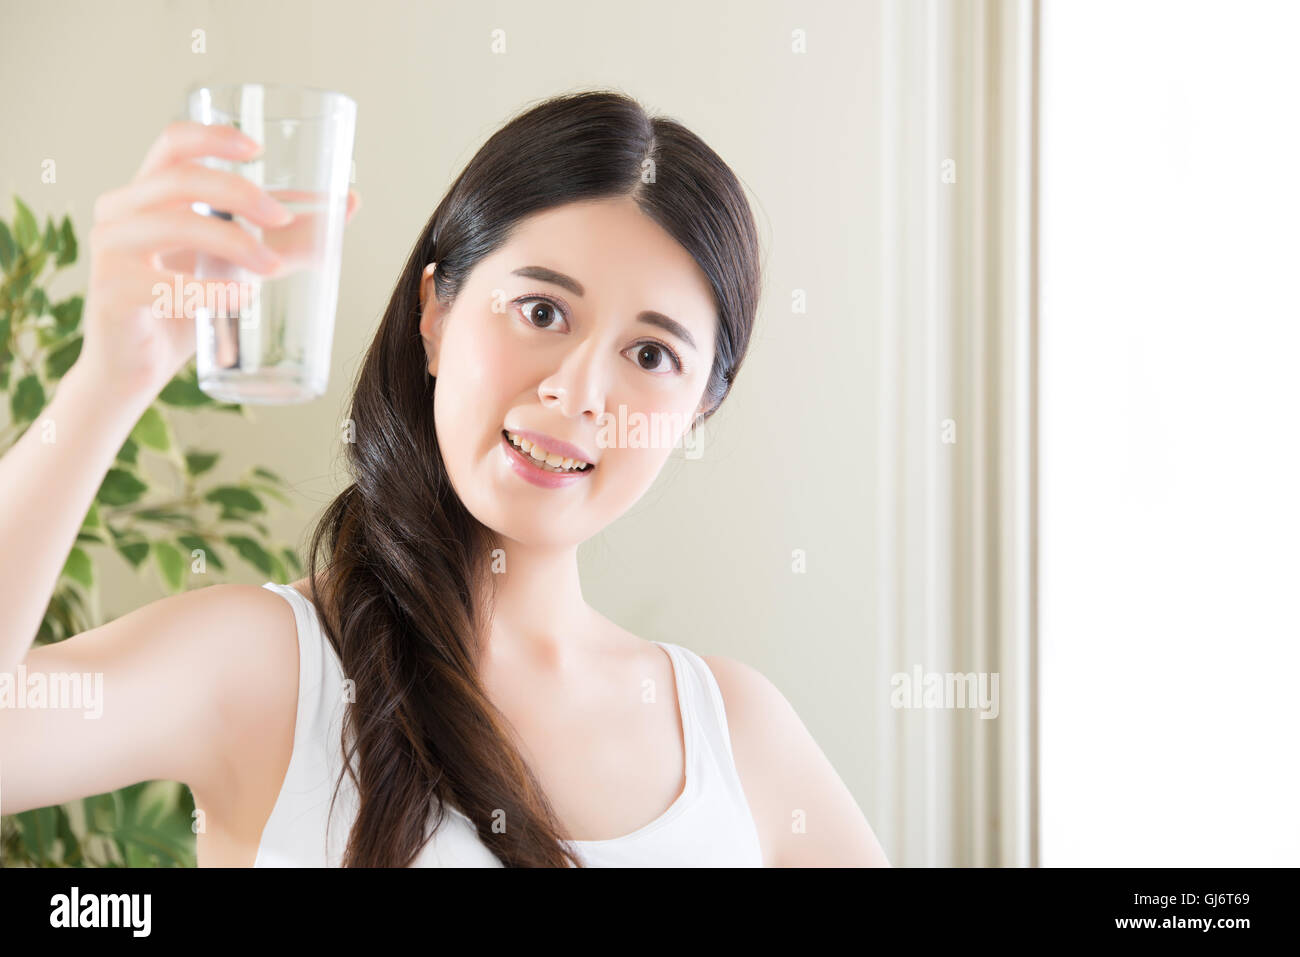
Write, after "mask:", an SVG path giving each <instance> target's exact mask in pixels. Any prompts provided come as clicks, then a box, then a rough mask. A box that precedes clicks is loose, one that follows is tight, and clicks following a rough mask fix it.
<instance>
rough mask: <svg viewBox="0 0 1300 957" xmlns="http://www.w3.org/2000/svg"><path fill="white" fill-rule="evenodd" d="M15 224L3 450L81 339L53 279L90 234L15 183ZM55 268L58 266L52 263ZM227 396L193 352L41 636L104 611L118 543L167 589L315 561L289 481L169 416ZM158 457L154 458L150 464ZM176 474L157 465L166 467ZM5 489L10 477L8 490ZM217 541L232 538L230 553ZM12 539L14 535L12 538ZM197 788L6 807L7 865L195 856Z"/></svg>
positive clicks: (0, 292) (2, 365)
mask: <svg viewBox="0 0 1300 957" xmlns="http://www.w3.org/2000/svg"><path fill="white" fill-rule="evenodd" d="M14 207H15V213H14V218H13V226H12V229H11V228H10V226H9V224H8V223H6V222H5V220H4V219H3V218H0V270H3V276H4V279H3V283H2V284H0V394H3V395H7V398H8V402H6V403H4V405H5V406H7V408H8V422H7V424H6V425H5V426H4V427H3V428H0V454H3V453H4V452H5V451H6V450H8V449H9V448H10V447H11V446H12V445H13V443H14V442H16V441H17V440H18V439H19V438H20V437H21V436H22V435H23V433H24V432H26V430H27V429H28V428H30V427H32V426H33V425H36V424H38V422H39V419H40V414H41V411H42V410H43V409H44V408H45V406H46V404H47V402H48V400H49V397H50V396H51V395H52V394H53V392H54V390H55V388H56V387H57V384H58V381H59V380H60V379H61V378H62V376H63V375H64V374H65V373H66V372H67V371H68V369H69V368H71V367H72V364H73V363H74V362H75V361H76V359H77V356H78V355H79V354H80V352H81V339H82V335H81V310H82V304H83V298H82V296H80V295H72V296H69V297H67V298H65V299H62V300H61V301H58V302H55V301H54V300H53V299H51V298H50V296H49V294H48V289H49V280H52V279H53V278H54V275H55V274H56V273H57V272H59V271H60V270H63V269H65V268H67V267H68V266H70V265H72V264H73V263H74V262H76V259H77V239H76V236H75V234H74V231H73V227H72V222H71V220H70V219H69V218H68V217H67V216H65V217H64V218H63V221H62V223H60V224H59V225H57V226H56V225H55V223H54V220H53V219H52V218H48V217H47V219H46V223H45V229H44V230H43V231H42V230H41V229H40V228H39V226H38V225H37V220H36V217H35V216H34V215H33V214H32V212H31V210H30V209H29V208H28V207H27V206H26V205H25V204H24V203H23V202H22V200H20V199H18V197H14ZM47 272H48V276H47ZM206 410H214V411H219V412H223V413H234V414H238V415H244V416H248V415H249V413H248V411H247V410H245V408H244V407H243V406H241V405H235V404H230V403H222V402H217V401H215V400H213V399H212V398H211V397H210V396H208V395H207V394H206V393H204V392H203V391H201V390H200V389H199V387H198V379H197V375H196V372H195V369H194V363H193V361H191V362H190V363H189V364H188V365H187V366H186V368H185V369H183V370H181V372H179V373H178V374H177V375H176V376H175V377H174V378H173V379H172V380H171V381H170V382H168V383H167V385H166V386H165V387H164V388H163V390H162V392H161V393H160V394H159V396H158V398H157V399H156V400H155V401H154V402H153V403H152V404H151V405H150V406H149V408H148V409H146V410H145V412H144V414H143V415H142V416H141V417H140V420H139V422H137V423H136V425H135V427H134V428H133V429H132V431H131V434H130V436H129V437H128V438H127V440H126V441H125V442H124V443H123V444H122V448H121V449H120V450H119V451H118V453H117V458H116V461H115V462H114V464H113V466H112V468H110V469H109V471H108V473H107V474H106V475H105V477H104V481H103V483H102V484H101V485H100V487H99V490H98V492H97V493H96V495H95V500H94V502H92V503H91V506H90V509H89V510H88V511H87V513H86V516H85V520H84V521H83V523H82V527H81V530H80V531H79V532H78V534H77V539H76V543H75V545H74V546H73V548H72V550H71V552H70V553H69V554H68V558H67V562H66V564H65V565H64V567H63V571H62V573H61V575H60V577H59V582H58V585H57V586H56V589H55V592H54V594H53V596H52V597H51V598H50V603H49V606H48V608H47V609H46V612H45V617H44V620H43V621H42V622H41V626H40V630H39V631H38V633H37V635H36V638H35V643H36V645H43V644H48V643H50V642H56V641H63V640H65V639H67V638H69V637H71V636H73V635H76V634H79V633H81V632H83V631H86V630H88V629H90V628H94V627H96V626H97V625H100V624H103V622H102V621H98V620H96V618H97V617H98V611H97V609H98V608H99V593H98V584H97V582H98V576H97V574H96V568H97V565H98V562H99V561H100V560H101V559H102V558H105V557H111V556H114V555H116V556H118V558H120V559H121V560H125V561H126V562H127V563H128V564H129V565H130V566H131V567H132V568H133V569H135V570H136V571H137V572H138V573H141V574H144V572H145V569H146V568H152V569H153V570H154V572H155V574H156V577H157V581H158V583H159V584H160V586H161V590H162V591H163V592H164V593H168V594H170V593H176V592H179V591H182V590H184V589H185V588H186V587H188V586H189V585H190V584H191V576H192V575H198V576H202V579H201V580H202V584H205V585H206V584H213V583H214V582H215V580H216V579H215V578H214V576H212V575H210V574H209V571H208V568H207V566H208V565H209V564H210V565H211V566H212V568H213V569H214V570H215V572H216V573H217V575H220V573H223V572H225V571H226V568H227V565H226V562H227V560H228V559H229V558H232V557H238V558H239V559H240V560H242V561H243V562H245V563H247V564H249V565H251V566H253V567H254V568H256V569H257V570H258V571H259V572H260V573H261V574H264V575H266V576H267V577H268V578H270V579H272V580H274V581H276V582H280V583H285V582H288V581H290V580H291V578H292V575H291V574H290V572H291V571H292V572H293V573H294V574H295V575H296V574H300V573H301V572H302V565H301V562H300V561H299V559H298V555H297V553H296V551H295V550H294V549H293V548H290V547H288V546H287V545H284V544H277V543H272V541H271V538H272V536H271V533H270V530H269V528H268V527H267V525H266V524H265V521H264V520H265V519H266V518H267V517H269V515H270V511H269V508H270V507H275V506H274V504H273V503H268V499H270V500H274V502H278V503H281V504H283V505H286V506H289V507H290V508H293V505H292V500H291V499H290V498H289V497H288V495H287V494H286V492H287V490H288V489H287V486H286V484H285V482H284V481H283V480H282V479H281V478H280V477H279V476H277V475H276V474H275V473H273V472H271V471H270V470H268V469H265V468H262V467H260V466H254V467H252V468H249V469H247V470H246V471H245V472H244V473H243V475H242V476H241V477H240V478H238V479H237V480H235V481H216V480H215V479H214V478H213V474H214V469H215V467H216V465H217V463H218V461H219V460H220V455H219V453H217V452H214V451H209V450H203V449H196V448H181V447H180V446H179V444H178V442H177V440H176V436H175V433H174V431H173V428H172V424H171V421H170V416H171V415H172V414H174V413H175V412H176V411H186V412H203V411H206ZM146 461H147V462H148V464H149V466H150V467H149V468H146V467H145V466H146ZM157 468H161V469H162V470H163V471H164V477H163V478H161V479H160V478H158V477H157V476H156V474H154V472H155V469H157ZM0 494H3V491H2V490H0ZM217 546H220V547H221V548H225V549H228V550H229V551H228V552H227V553H226V556H225V557H223V555H222V552H221V551H220V550H219V548H218V547H217ZM2 547H13V546H12V544H11V543H4V544H3V546H2ZM193 810H194V801H193V796H192V795H191V794H190V793H189V789H188V788H186V787H185V786H184V785H182V784H179V783H177V782H172V781H152V782H141V783H139V784H135V785H132V786H130V787H126V788H122V789H120V790H118V791H114V792H111V793H108V794H101V795H96V796H94V797H90V798H85V799H82V800H78V801H73V802H71V803H68V804H64V805H60V806H56V807H48V808H39V809H34V810H30V811H25V812H23V813H20V814H15V815H12V816H9V817H4V818H0V864H2V865H3V866H10V867H12V866H23V865H26V866H91V867H95V866H107V867H113V866H118V867H122V866H125V867H131V866H193V865H194V861H195V855H194V839H193V832H192V831H191V816H192V814H193Z"/></svg>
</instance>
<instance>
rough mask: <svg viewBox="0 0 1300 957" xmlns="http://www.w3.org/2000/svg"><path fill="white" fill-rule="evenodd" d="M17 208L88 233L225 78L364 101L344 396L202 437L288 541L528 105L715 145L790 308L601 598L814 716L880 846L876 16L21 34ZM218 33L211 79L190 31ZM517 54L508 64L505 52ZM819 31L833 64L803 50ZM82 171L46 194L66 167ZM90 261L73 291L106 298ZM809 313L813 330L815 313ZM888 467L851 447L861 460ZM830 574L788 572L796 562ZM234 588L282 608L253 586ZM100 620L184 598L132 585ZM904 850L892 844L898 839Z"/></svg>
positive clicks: (4, 74)
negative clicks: (359, 378)
mask: <svg viewBox="0 0 1300 957" xmlns="http://www.w3.org/2000/svg"><path fill="white" fill-rule="evenodd" d="M0 11H2V12H0V17H3V26H2V27H0V102H2V103H3V135H0V187H3V190H4V195H3V200H4V203H5V204H6V216H8V215H9V208H8V204H9V202H10V200H9V196H10V195H11V194H13V193H15V192H16V193H18V194H19V195H20V196H22V197H23V198H24V199H25V200H26V201H27V202H28V203H29V205H31V206H32V207H33V209H34V210H35V211H36V213H37V214H38V216H40V217H41V218H42V220H43V217H44V215H45V214H46V213H53V214H55V215H56V216H58V215H62V214H63V213H64V212H70V213H71V215H72V216H73V219H74V221H75V222H76V224H77V226H78V228H79V229H80V230H81V231H82V232H84V231H85V230H86V228H87V227H88V224H89V221H90V213H91V208H92V204H93V202H94V199H95V197H96V196H97V195H98V194H99V193H101V192H103V191H105V190H107V189H110V188H114V187H116V186H119V185H122V184H123V183H125V182H126V181H127V180H129V179H130V177H131V176H132V175H133V174H134V171H135V169H136V167H137V165H138V164H139V162H140V160H141V158H142V157H143V154H144V151H145V149H146V147H147V146H148V145H149V143H150V142H151V141H152V140H153V139H154V138H155V136H156V135H157V133H158V132H159V131H160V129H161V128H162V126H163V125H164V124H165V123H166V122H168V121H169V120H170V119H172V118H174V116H175V115H176V114H177V110H178V105H179V103H180V100H181V96H182V93H183V91H184V90H185V89H186V88H187V87H188V86H189V85H190V84H191V83H193V82H196V81H200V80H234V79H262V80H266V81H294V82H301V83H306V84H309V85H314V86H323V87H330V88H336V89H341V90H343V91H345V92H347V93H349V94H350V95H351V96H352V97H354V98H355V99H356V101H357V103H358V109H359V119H358V131H357V146H356V163H357V181H356V186H357V188H358V190H359V191H360V192H361V193H362V195H363V198H364V202H365V206H364V209H362V210H361V212H360V213H359V215H358V216H357V218H356V219H355V220H354V221H353V223H352V224H351V225H350V226H349V229H348V232H347V239H346V247H345V251H344V267H343V277H342V288H341V294H340V300H339V313H338V323H339V325H338V332H337V336H336V340H335V346H334V365H333V371H332V381H331V387H330V390H329V392H328V393H327V395H326V396H325V397H324V398H322V399H320V400H318V401H316V402H314V403H311V404H308V405H304V406H299V407H290V408H261V409H258V410H257V411H256V412H255V421H244V420H240V419H238V418H235V417H228V416H223V415H218V414H208V415H204V416H198V417H194V418H189V417H182V418H183V421H182V437H183V438H185V439H188V440H190V441H192V442H200V443H202V444H204V445H206V446H208V447H212V448H216V449H219V450H221V451H222V452H223V453H224V455H225V458H226V462H225V466H226V468H227V470H228V471H229V473H230V474H231V475H233V474H235V473H236V472H238V471H239V470H240V469H241V468H243V467H244V466H246V465H248V464H252V463H259V464H264V465H266V466H268V467H270V468H272V469H275V470H277V471H279V472H280V473H281V474H283V475H285V476H286V477H287V478H288V479H290V480H291V481H292V482H293V483H295V485H296V487H297V490H298V496H297V497H298V501H299V508H300V511H299V513H298V516H297V517H296V518H292V517H287V518H286V520H285V521H282V522H279V523H278V525H277V530H278V531H279V532H280V534H281V535H282V536H284V537H285V538H287V539H288V540H290V541H299V540H300V539H301V537H302V536H303V535H305V533H306V528H307V519H309V518H311V517H314V516H315V514H316V513H317V512H318V510H319V509H320V508H321V507H322V506H323V505H324V503H325V502H327V501H328V500H329V498H330V497H331V496H332V495H333V494H334V493H335V492H337V491H338V490H339V489H340V488H341V487H342V485H343V476H342V474H341V472H340V471H339V469H338V467H337V464H338V462H339V453H340V450H341V446H340V442H339V439H338V435H339V433H338V423H339V421H340V419H341V418H342V417H343V410H344V409H345V407H346V406H345V403H346V398H347V391H348V388H349V385H350V382H351V379H352V376H353V375H354V374H355V372H356V370H357V367H358V364H359V361H360V358H361V356H362V354H363V352H364V350H365V347H366V345H367V343H368V342H369V340H370V338H371V336H372V334H373V332H374V330H375V328H376V324H377V322H378V319H379V317H380V315H381V313H382V311H383V308H384V306H385V304H386V302H387V299H388V296H389V294H390V292H391V288H392V283H393V281H394V279H395V277H396V275H397V272H398V270H399V268H400V266H401V264H402V262H403V261H404V259H405V257H406V255H407V253H408V250H409V247H410V244H411V243H412V241H413V240H414V239H415V237H416V235H417V232H418V230H419V229H420V227H421V226H422V224H423V223H424V222H425V220H426V219H427V217H428V216H429V214H430V213H431V211H432V210H433V207H434V206H435V204H436V203H437V201H438V200H439V198H440V197H441V196H442V193H443V191H444V189H445V188H446V187H447V185H448V184H449V183H450V180H451V178H452V177H453V176H454V174H455V173H456V172H457V171H458V170H459V169H460V168H461V167H462V166H463V164H464V163H465V162H466V161H467V160H468V159H469V157H470V156H471V155H472V154H473V152H474V151H475V150H476V149H477V147H478V146H479V145H480V144H481V142H482V141H483V140H484V139H485V138H486V136H488V135H489V134H490V133H491V132H492V131H493V130H494V129H496V128H497V127H498V126H499V125H500V124H501V122H503V121H504V119H505V118H506V117H507V116H508V115H509V114H511V113H512V112H514V111H515V110H517V109H519V108H520V107H522V106H523V105H525V104H526V103H527V102H529V101H532V100H535V99H539V98H542V97H544V96H548V95H551V94H554V93H558V92H563V91H567V90H572V89H578V88H585V87H589V86H612V87H616V88H619V89H622V90H623V91H625V92H627V93H630V94H632V95H634V96H636V97H638V98H639V99H640V100H641V101H642V102H643V103H644V104H645V105H646V106H647V107H649V108H650V109H651V110H652V111H662V112H664V113H667V114H669V115H672V116H674V117H675V118H677V119H679V120H681V121H682V122H684V123H685V124H686V125H688V126H689V127H691V128H692V129H694V130H695V131H696V132H698V133H699V134H700V135H701V136H703V138H704V139H705V140H706V141H708V142H709V143H710V144H711V145H712V146H713V147H714V148H715V149H716V150H718V152H719V153H720V154H721V155H722V156H723V157H724V159H726V160H727V161H728V162H729V163H730V164H731V165H732V166H733V168H734V169H735V170H736V172H737V173H738V174H739V176H740V177H741V179H742V180H743V181H744V182H745V183H746V185H747V186H748V188H749V189H750V191H751V195H752V197H753V199H754V202H755V208H756V213H757V216H758V219H759V225H760V230H761V231H762V235H763V242H764V249H765V253H766V256H767V260H766V267H767V273H766V286H765V291H764V299H763V304H762V307H761V312H760V316H759V325H758V328H757V330H756V333H755V336H754V340H753V345H752V350H751V354H750V356H749V358H748V360H747V363H746V366H745V368H744V371H743V373H742V375H741V377H740V379H739V381H738V383H737V386H736V388H735V390H734V391H733V394H732V396H731V398H730V399H729V401H728V402H727V403H726V404H725V405H724V407H723V409H722V411H721V412H720V413H719V414H718V415H717V416H716V417H715V419H714V422H713V423H712V424H711V425H710V427H709V430H708V433H709V436H710V437H711V438H712V439H713V444H712V445H711V446H710V447H708V448H707V449H706V450H705V453H704V457H703V458H701V459H698V460H685V459H683V458H682V455H681V452H677V453H675V458H674V459H673V460H670V462H669V464H668V466H667V467H666V469H665V472H664V474H663V476H662V478H661V481H660V482H659V483H658V484H657V485H656V486H655V487H654V488H653V489H652V490H651V491H650V492H649V493H648V494H647V496H646V497H645V499H643V500H642V501H641V502H640V503H639V504H638V505H637V506H636V507H635V508H634V509H633V510H632V512H631V513H630V514H629V515H627V516H626V517H624V518H623V519H622V520H621V521H619V522H618V523H616V524H615V525H614V526H612V527H610V528H609V529H608V530H607V531H606V532H604V533H603V534H601V535H600V536H598V537H597V538H596V539H595V540H593V541H591V542H589V543H588V544H587V545H585V546H584V548H583V549H582V552H581V555H582V560H583V581H584V591H585V593H586V595H587V597H588V599H589V600H590V601H591V602H592V603H593V604H594V605H595V606H596V607H598V608H599V609H600V610H601V611H602V612H604V613H605V614H607V615H609V616H611V617H612V618H614V619H616V620H617V621H619V622H620V623H622V624H623V625H625V626H626V627H628V628H629V629H631V630H632V631H634V632H636V633H638V634H640V635H642V636H644V637H647V638H658V639H661V640H668V641H674V642H678V643H681V644H684V645H687V646H688V647H691V648H693V649H695V650H696V651H698V652H701V653H704V654H723V655H729V656H732V657H735V658H739V659H742V660H744V661H747V662H749V663H750V664H752V665H754V666H755V667H757V668H758V669H759V670H760V671H762V672H763V673H764V674H766V675H767V676H768V677H769V678H771V679H772V681H774V682H775V683H776V684H777V685H778V686H779V687H780V688H781V690H782V691H783V692H784V693H785V694H786V696H787V697H788V698H789V699H790V701H791V702H792V703H793V705H794V707H795V708H796V710H797V711H798V712H799V713H800V715H802V717H803V719H804V721H805V723H806V724H807V725H808V727H809V729H810V730H811V731H812V733H813V735H814V737H815V738H816V739H817V740H818V741H819V742H820V744H821V746H822V748H823V749H824V750H825V752H826V753H827V755H828V756H829V758H830V759H831V761H832V763H833V764H834V765H835V767H836V768H837V769H838V770H839V772H840V774H841V776H842V777H843V778H844V780H845V782H846V783H847V784H848V786H849V787H850V789H851V790H852V791H853V793H854V794H855V796H856V797H857V799H858V802H859V805H860V806H861V807H862V808H863V810H864V811H865V812H866V814H867V816H868V818H869V819H872V820H873V823H874V814H873V812H874V809H873V803H872V789H873V786H874V785H875V784H876V781H877V779H878V778H879V777H880V776H881V775H882V774H884V773H885V771H884V769H883V768H881V767H879V766H878V765H877V764H876V763H875V762H874V760H873V749H872V742H873V740H875V739H876V738H875V735H876V731H875V729H874V728H873V726H872V724H871V722H872V720H873V717H872V702H873V700H874V699H876V698H879V697H880V696H882V695H886V694H887V693H888V687H889V686H888V679H887V676H877V675H876V674H875V673H874V672H873V670H872V669H873V668H874V667H876V665H875V664H874V660H875V659H874V657H873V633H872V617H871V615H870V611H869V606H870V601H871V596H870V594H869V590H870V582H869V579H868V573H869V570H870V565H869V559H870V556H871V542H872V539H873V530H874V527H873V513H874V506H873V504H872V499H871V497H870V495H869V489H868V484H869V482H870V479H869V478H868V477H867V476H869V475H870V474H871V472H872V470H873V469H874V461H873V460H874V456H873V452H872V448H873V444H872V441H871V438H870V436H871V433H870V431H869V430H870V428H871V426H870V424H869V423H870V421H871V420H872V418H873V416H874V412H873V406H872V403H873V401H874V395H875V391H874V389H873V387H872V384H871V382H870V381H868V376H867V373H868V370H869V368H870V363H869V354H870V350H871V344H872V342H873V341H874V338H875V328H874V322H875V318H876V309H877V304H878V302H879V299H880V293H879V286H878V275H879V262H880V250H879V245H880V243H879V229H878V227H877V225H876V224H877V221H878V218H879V216H878V194H879V185H878V182H879V168H878V164H879V156H880V153H881V144H880V143H879V142H878V136H879V133H878V127H879V118H878V111H879V104H878V102H877V71H878V67H877V66H876V64H877V62H878V58H879V50H878V28H877V20H878V11H877V10H876V8H875V7H874V5H872V4H866V3H849V2H844V3H812V4H810V3H806V2H798V3H796V2H785V3H780V2H767V3H761V2H744V3H741V2H729V3H699V2H678V0H671V2H660V3H655V4H610V3H605V2H590V3H579V2H550V3H545V4H536V3H531V2H517V3H494V4H488V3H481V4H480V3H475V4H469V3H458V4H450V3H398V2H392V0H371V2H366V3H351V2H349V3H344V2H315V3H306V2H277V3H266V2H251V0H249V2H243V0H231V2H222V3H201V2H183V0H174V2H133V3H111V4H110V3H90V2H86V3H73V2H67V0H42V2H39V3H37V2H13V0H5V2H4V3H3V6H0ZM200 28H201V29H203V30H204V31H206V50H207V52H206V53H203V54H195V53H193V52H191V42H192V41H191V33H192V31H193V30H195V29H200ZM496 29H500V30H504V31H505V36H506V44H507V46H506V50H507V52H506V53H505V54H493V53H492V52H491V51H490V42H491V31H493V30H496ZM795 30H803V31H806V35H807V52H806V53H803V54H796V53H792V52H791V44H792V32H793V31H795ZM47 158H52V159H54V160H55V161H56V163H57V182H56V183H55V184H42V183H41V181H40V172H41V163H42V161H43V160H45V159H47ZM85 275H86V263H85V261H84V257H83V261H82V262H80V263H79V264H78V266H77V268H76V270H74V271H73V272H72V273H71V274H70V277H69V278H67V279H65V280H63V284H61V285H60V286H58V287H56V288H55V290H54V291H55V293H56V294H61V295H66V294H67V293H69V292H72V291H75V289H76V288H77V287H78V284H80V283H83V282H84V278H85ZM796 289H802V290H805V291H806V295H807V303H808V307H807V312H806V314H796V313H794V312H793V311H792V309H791V297H792V292H793V290H796ZM855 437H858V438H860V439H861V440H862V441H860V442H857V443H855V442H854V438H855ZM795 549H803V550H804V551H805V552H806V553H807V569H808V570H807V573H806V574H794V573H793V572H792V571H791V555H792V552H793V550H795ZM238 579H239V580H242V581H248V582H260V581H262V579H261V577H260V576H258V575H257V574H256V573H255V572H252V571H251V570H241V571H240V573H239V574H238ZM107 584H108V587H107V588H106V590H105V594H104V611H105V612H106V613H108V614H120V613H122V612H123V611H126V610H129V609H130V608H132V607H135V606H136V605H138V604H140V603H142V602H145V601H148V600H151V599H152V598H154V597H156V596H157V595H158V594H159V592H158V591H157V589H156V588H155V586H154V583H153V581H152V579H150V578H146V579H143V580H139V581H137V580H135V579H134V578H133V577H132V576H131V575H130V574H129V572H127V571H125V570H123V571H121V572H120V573H117V574H110V575H109V576H108V583H107ZM878 834H879V836H880V838H881V841H882V842H883V843H884V845H885V848H886V851H887V852H889V851H891V850H892V847H891V844H892V841H891V835H890V834H888V833H886V832H884V831H881V830H880V829H879V828H878Z"/></svg>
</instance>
